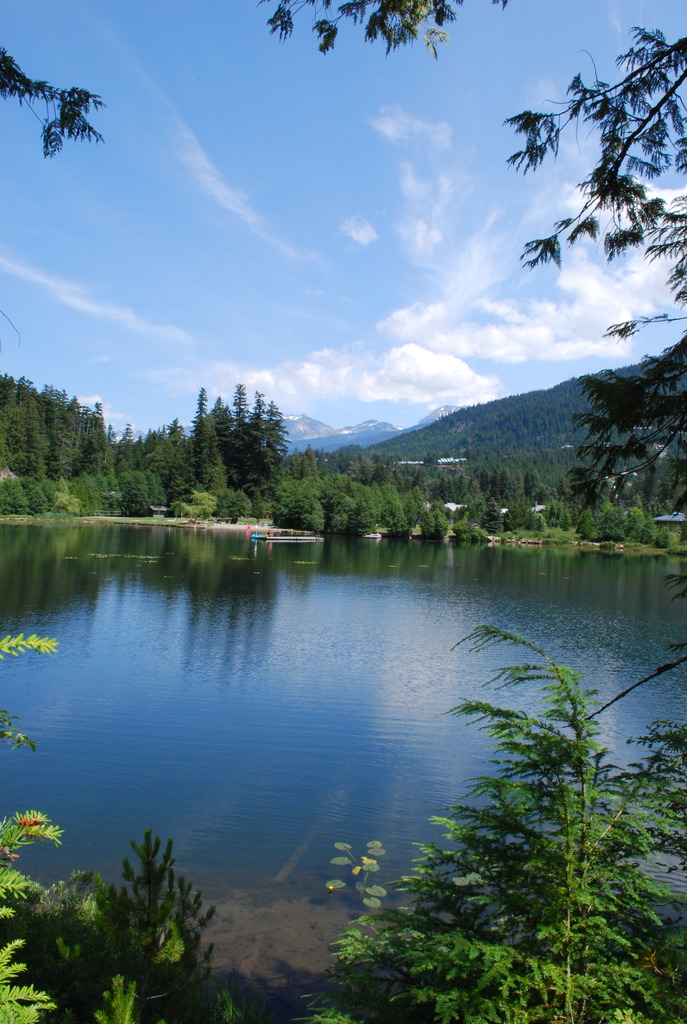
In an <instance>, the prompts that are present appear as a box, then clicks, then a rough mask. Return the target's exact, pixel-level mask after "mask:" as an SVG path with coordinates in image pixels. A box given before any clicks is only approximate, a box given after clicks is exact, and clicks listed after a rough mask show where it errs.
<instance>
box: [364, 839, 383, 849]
mask: <svg viewBox="0 0 687 1024" xmlns="http://www.w3.org/2000/svg"><path fill="white" fill-rule="evenodd" d="M367 845H368V847H369V848H370V849H373V847H379V846H383V845H384V844H383V843H380V841H379V839H371V840H370V841H369V843H368V844H367Z"/></svg>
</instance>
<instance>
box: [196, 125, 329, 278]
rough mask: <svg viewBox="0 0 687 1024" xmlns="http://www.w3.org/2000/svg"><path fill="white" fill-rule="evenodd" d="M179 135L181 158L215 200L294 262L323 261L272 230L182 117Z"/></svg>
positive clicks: (209, 195) (204, 190) (206, 193)
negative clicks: (217, 164) (215, 161)
mask: <svg viewBox="0 0 687 1024" xmlns="http://www.w3.org/2000/svg"><path fill="white" fill-rule="evenodd" d="M177 139H178V143H179V147H178V152H179V159H180V160H181V162H182V163H183V164H185V166H186V167H187V168H188V169H189V171H190V172H191V175H192V177H193V179H194V180H195V182H196V184H197V185H199V186H200V188H201V190H202V191H203V192H204V193H205V195H206V196H208V197H209V198H210V199H212V200H213V202H215V203H217V205H218V206H221V207H222V209H224V210H226V211H227V212H228V213H231V214H233V215H234V216H235V217H238V219H239V220H241V221H243V223H244V224H245V225H246V227H247V228H249V229H250V231H252V233H253V234H254V235H255V236H256V237H258V238H260V239H261V240H262V241H263V242H266V243H267V244H268V245H270V246H272V247H273V248H275V249H276V250H278V251H279V252H280V253H281V254H282V255H283V256H285V257H286V258H287V259H289V260H292V261H294V262H299V261H304V260H306V261H320V259H321V257H319V256H318V255H317V254H315V253H311V252H306V251H304V250H299V249H297V248H296V247H295V246H293V245H290V244H289V243H288V242H285V241H283V239H281V238H278V237H277V236H276V235H274V234H272V232H270V231H269V230H268V228H267V227H266V226H265V224H264V222H263V219H262V217H261V216H260V215H259V214H258V213H257V212H256V211H255V210H254V209H253V207H252V205H251V203H250V199H249V197H248V196H247V195H246V193H245V192H243V191H242V190H241V189H238V188H234V187H233V186H231V185H228V184H227V183H226V182H225V181H224V180H223V179H222V175H221V174H220V172H219V170H218V169H217V167H215V165H214V164H213V163H212V161H211V160H210V158H209V157H208V155H207V153H206V152H205V150H204V149H203V148H202V146H201V145H200V143H199V141H198V139H197V138H196V136H195V135H194V134H193V132H192V131H191V129H190V128H188V127H187V126H186V125H185V124H184V123H183V122H182V121H178V128H177Z"/></svg>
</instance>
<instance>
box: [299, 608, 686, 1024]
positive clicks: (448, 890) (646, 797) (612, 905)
mask: <svg viewBox="0 0 687 1024" xmlns="http://www.w3.org/2000/svg"><path fill="white" fill-rule="evenodd" d="M468 641H469V642H471V643H472V646H473V647H474V648H476V649H477V650H483V649H486V648H489V647H492V646H494V645H496V644H509V645H517V646H520V647H524V648H525V650H526V651H527V654H528V657H529V658H530V659H531V660H529V661H528V662H526V663H525V664H519V665H516V666H509V667H506V668H503V669H501V670H500V671H499V672H498V673H497V675H496V676H495V678H494V679H492V680H491V684H492V685H496V686H500V687H507V688H511V687H515V686H521V685H523V684H529V685H531V684H532V683H534V684H536V685H537V686H538V687H539V689H540V694H541V713H540V714H531V713H529V712H526V711H521V710H517V709H513V708H511V707H499V706H497V705H495V704H492V703H490V702H488V701H486V700H470V701H464V702H463V703H461V704H459V705H458V706H457V707H456V708H454V709H453V710H452V711H451V712H450V713H451V714H453V715H456V716H459V717H461V718H465V717H467V718H469V719H470V720H472V721H474V722H477V723H479V725H480V727H481V728H482V729H483V730H484V731H485V732H486V733H487V735H488V736H490V737H491V739H492V740H493V748H492V749H493V755H492V758H491V760H490V762H489V763H490V764H491V766H492V768H493V771H492V772H491V773H489V774H485V775H481V776H479V777H477V778H474V779H473V780H471V784H470V788H469V790H468V792H467V794H466V796H465V797H464V798H463V799H462V800H461V801H460V802H459V803H457V804H456V805H455V806H453V807H451V808H450V809H449V812H448V813H447V814H446V815H444V816H442V817H437V818H435V819H433V820H434V821H435V823H436V824H437V825H438V826H439V827H440V828H441V829H442V830H443V832H444V843H442V844H438V843H431V844H428V845H424V846H422V847H421V849H422V854H423V856H422V858H421V859H420V860H419V861H418V862H417V863H416V867H415V869H414V872H413V874H412V875H410V876H408V877H406V878H405V879H404V880H403V885H402V888H403V889H404V890H405V891H406V892H407V893H408V896H409V903H408V906H407V907H405V908H403V909H399V908H392V909H388V910H385V911H383V912H381V913H379V914H377V915H376V916H367V917H363V918H361V919H359V921H357V922H355V923H354V925H353V926H352V927H351V929H349V931H347V932H346V933H345V935H344V936H343V938H342V939H341V941H340V942H339V943H338V951H337V959H336V963H335V966H334V967H333V969H332V972H331V976H332V979H333V981H334V982H335V984H336V986H337V990H336V995H335V997H334V998H333V999H332V998H329V997H325V999H324V1000H323V1001H320V1002H319V1003H318V1004H317V1005H316V1007H315V1015H314V1018H313V1020H314V1021H315V1022H317V1024H353V1022H355V1024H358V1022H363V1021H365V1022H367V1021H375V1022H377V1024H397V1022H398V1021H403V1022H404V1024H611V1022H615V1021H632V1022H633V1024H676V1022H678V1021H683V1020H687V999H686V998H685V994H684V977H683V975H684V968H685V961H684V950H683V946H684V940H683V933H682V931H681V930H680V928H679V927H678V926H677V924H676V923H675V920H676V919H677V914H678V913H679V911H680V906H681V904H680V901H679V900H678V899H677V897H675V895H674V894H673V893H671V892H670V891H669V890H668V888H667V887H666V886H665V885H663V884H662V883H660V882H658V881H657V880H656V879H655V878H654V877H652V875H651V872H650V867H651V865H652V864H654V863H655V862H656V858H657V857H658V856H659V855H660V851H661V850H663V849H666V848H667V846H668V845H669V842H674V841H675V837H676V836H677V834H678V833H680V832H684V824H683V823H684V816H683V815H682V811H683V810H684V808H683V806H682V803H683V802H684V801H682V802H679V801H678V802H677V803H675V802H674V801H673V795H674V789H673V781H674V780H673V779H671V778H670V777H667V779H666V780H665V782H664V781H663V780H662V779H661V777H660V776H659V775H658V774H657V772H655V771H652V770H648V769H647V766H646V765H643V764H639V765H637V766H635V768H634V770H632V771H623V770H620V769H618V768H617V767H615V766H614V765H613V764H612V763H611V762H610V761H609V758H608V751H607V750H606V748H605V747H604V746H603V744H602V743H601V742H600V739H599V727H598V725H597V724H596V721H595V720H594V719H592V718H590V717H589V716H590V713H591V712H592V711H593V708H594V700H595V693H594V691H591V690H586V689H584V688H583V687H582V685H581V681H580V676H579V674H578V673H577V672H575V671H573V670H572V669H570V668H567V667H566V666H562V665H558V664H556V663H555V662H554V661H552V660H551V659H550V658H549V657H548V656H547V655H546V654H545V652H544V651H542V650H541V649H540V648H537V647H536V646H534V645H533V644H530V643H529V642H528V641H526V640H525V639H524V638H522V637H521V636H519V635H518V634H515V633H507V632H504V631H500V630H497V629H494V628H492V627H486V626H485V627H479V628H478V629H477V630H475V631H474V633H472V634H471V636H470V637H469V638H468ZM682 750H683V751H684V747H683V748H682ZM682 756H683V757H684V753H683V755H682ZM683 781H684V780H683ZM671 837H672V838H671ZM674 919H675V920H674Z"/></svg>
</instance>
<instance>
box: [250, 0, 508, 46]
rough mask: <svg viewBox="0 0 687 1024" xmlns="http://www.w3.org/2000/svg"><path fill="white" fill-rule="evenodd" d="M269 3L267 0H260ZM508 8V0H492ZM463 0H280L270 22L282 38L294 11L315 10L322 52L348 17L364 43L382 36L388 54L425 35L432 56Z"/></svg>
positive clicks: (289, 29) (315, 29)
mask: <svg viewBox="0 0 687 1024" xmlns="http://www.w3.org/2000/svg"><path fill="white" fill-rule="evenodd" d="M260 2H261V3H266V2H267V0H260ZM491 2H492V3H493V4H497V5H499V6H500V7H505V6H506V5H507V3H508V0H491ZM462 3H463V0H454V2H453V3H449V2H448V0H346V2H345V3H340V4H335V3H333V2H332V0H280V3H279V5H278V6H277V8H276V9H275V12H274V14H273V15H272V17H271V18H270V19H269V21H268V22H267V24H268V25H269V27H270V29H271V30H272V32H276V33H278V35H279V37H280V38H281V39H286V38H288V36H290V35H291V33H292V32H293V28H294V21H293V18H294V14H298V13H299V12H300V11H301V10H303V9H304V8H305V9H306V10H307V9H308V8H311V9H312V12H313V26H312V29H313V32H314V33H315V35H316V36H317V39H318V48H319V50H320V51H321V52H322V53H327V52H328V51H329V50H331V49H332V48H333V46H334V44H335V42H336V40H337V37H338V34H339V26H340V24H341V23H342V22H344V21H345V20H348V21H350V22H352V24H353V25H362V26H363V30H364V36H365V42H367V43H370V42H374V41H375V40H376V39H382V40H383V42H384V44H385V46H386V52H387V54H389V53H391V51H392V50H397V49H398V48H399V47H401V46H408V45H410V44H412V43H414V42H415V40H416V39H417V38H418V36H420V35H422V41H423V42H424V44H425V46H426V47H427V49H428V51H429V52H430V53H431V54H432V56H433V57H436V56H437V52H438V50H437V47H438V45H439V44H440V43H445V42H446V41H447V39H448V32H447V31H446V29H445V28H444V26H445V25H449V24H451V22H453V21H455V19H456V10H457V8H458V7H460V6H461V5H462Z"/></svg>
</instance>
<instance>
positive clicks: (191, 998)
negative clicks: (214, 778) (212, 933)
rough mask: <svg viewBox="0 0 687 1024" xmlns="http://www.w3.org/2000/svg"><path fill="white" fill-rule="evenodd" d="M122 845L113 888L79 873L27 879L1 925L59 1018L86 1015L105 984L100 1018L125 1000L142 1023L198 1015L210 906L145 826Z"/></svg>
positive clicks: (203, 1002)
mask: <svg viewBox="0 0 687 1024" xmlns="http://www.w3.org/2000/svg"><path fill="white" fill-rule="evenodd" d="M131 846H132V850H133V852H134V853H135V855H136V861H135V863H132V862H131V861H130V860H129V859H128V858H125V859H124V861H123V871H122V874H123V878H124V882H125V884H124V885H122V886H116V885H106V884H105V883H104V882H103V881H102V880H101V879H100V877H99V876H98V875H93V874H91V873H87V872H76V873H74V875H73V876H72V878H71V879H70V881H69V882H67V883H59V884H58V885H56V886H53V887H52V888H50V889H44V888H43V887H42V886H40V885H37V884H36V883H28V882H27V884H26V885H25V887H24V888H25V892H24V899H23V900H22V901H21V902H19V903H16V904H15V911H16V916H15V920H14V921H13V922H12V923H11V925H12V927H11V929H10V932H11V933H14V931H15V930H16V933H17V934H20V935H22V937H23V939H24V940H25V956H26V961H27V964H28V967H29V971H30V975H31V977H32V978H33V979H34V981H35V982H36V983H37V984H40V985H41V986H42V987H44V988H45V989H46V990H47V991H49V992H50V994H51V996H52V998H53V1000H54V1002H55V1003H56V1004H57V1006H58V1008H59V1011H60V1015H61V1016H62V1017H64V1015H65V1014H71V1015H72V1018H71V1019H73V1020H79V1021H90V1020H91V1019H92V1017H93V1013H94V1012H95V1010H96V1009H98V1008H99V1007H101V1006H102V994H103V992H105V991H108V992H109V995H108V997H107V999H106V1006H105V1008H104V1010H103V1012H104V1013H106V1014H109V1015H110V1017H107V1018H106V1019H108V1020H109V1019H113V1020H115V1019H117V1020H118V1019H119V1016H121V1014H123V1013H124V1012H125V1010H126V1007H129V1006H131V1007H133V1008H134V1009H135V1017H131V1019H132V1020H141V1021H143V1022H144V1024H145V1022H148V1021H150V1022H153V1024H154V1022H156V1021H158V1020H160V1019H162V1018H164V1019H165V1020H166V1021H168V1022H170V1024H171V1022H173V1021H178V1022H187V1021H196V1020H200V1019H202V1014H204V1013H206V1012H207V1010H208V1007H207V1002H208V999H209V998H210V995H209V992H208V991H207V988H206V982H207V980H208V978H209V974H210V959H211V956H212V947H211V946H208V947H205V948H204V947H203V945H202V933H203V931H204V930H205V928H206V927H207V925H208V923H209V921H210V920H211V918H212V916H213V914H214V907H212V906H210V907H208V908H203V900H202V896H201V894H200V893H198V892H196V891H194V890H193V887H192V885H191V883H190V882H187V881H186V879H184V878H183V877H182V876H180V875H176V873H175V871H174V856H173V852H172V841H171V840H168V842H167V844H166V845H165V847H164V849H162V847H161V842H160V839H159V838H158V837H154V836H153V835H152V833H151V832H150V830H147V831H146V832H145V835H144V837H143V841H142V842H141V843H136V842H132V843H131ZM114 975H117V976H119V977H121V978H122V979H123V980H122V981H121V982H119V981H117V978H116V977H114V979H113V976H114ZM132 986H133V988H132ZM201 1007H202V1013H201V1009H200V1008H201ZM127 1012H128V1011H127ZM132 1012H133V1010H132ZM112 1015H114V1016H112ZM126 1019H129V1018H126Z"/></svg>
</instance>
